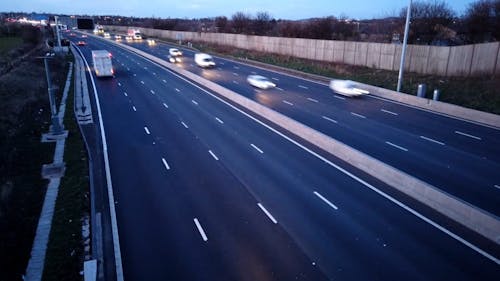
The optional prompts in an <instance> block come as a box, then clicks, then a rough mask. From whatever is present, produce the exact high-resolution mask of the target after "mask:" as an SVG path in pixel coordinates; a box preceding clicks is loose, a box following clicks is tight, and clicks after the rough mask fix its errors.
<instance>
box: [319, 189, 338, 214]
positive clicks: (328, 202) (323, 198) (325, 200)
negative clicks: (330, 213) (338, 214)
mask: <svg viewBox="0 0 500 281" xmlns="http://www.w3.org/2000/svg"><path fill="white" fill-rule="evenodd" d="M314 194H316V196H318V197H319V199H321V200H323V201H324V202H325V203H326V204H328V205H329V206H330V207H332V208H334V209H335V210H338V209H339V208H338V207H337V206H335V205H334V204H333V203H332V202H330V201H328V199H326V198H325V197H323V195H321V194H319V193H318V192H317V191H314Z"/></svg>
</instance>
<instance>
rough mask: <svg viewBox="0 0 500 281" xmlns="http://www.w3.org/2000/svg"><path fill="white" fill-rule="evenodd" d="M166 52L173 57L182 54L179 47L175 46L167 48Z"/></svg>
mask: <svg viewBox="0 0 500 281" xmlns="http://www.w3.org/2000/svg"><path fill="white" fill-rule="evenodd" d="M168 53H169V54H170V55H171V56H174V57H176V56H182V52H181V51H180V50H179V49H177V48H170V49H168Z"/></svg>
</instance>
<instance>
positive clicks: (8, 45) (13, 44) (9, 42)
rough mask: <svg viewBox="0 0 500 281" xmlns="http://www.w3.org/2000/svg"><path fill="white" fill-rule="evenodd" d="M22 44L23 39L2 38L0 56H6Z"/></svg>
mask: <svg viewBox="0 0 500 281" xmlns="http://www.w3.org/2000/svg"><path fill="white" fill-rule="evenodd" d="M22 44H23V39H22V38H21V37H0V55H4V54H6V53H7V52H9V51H10V50H12V49H14V48H17V47H20V46H21V45H22Z"/></svg>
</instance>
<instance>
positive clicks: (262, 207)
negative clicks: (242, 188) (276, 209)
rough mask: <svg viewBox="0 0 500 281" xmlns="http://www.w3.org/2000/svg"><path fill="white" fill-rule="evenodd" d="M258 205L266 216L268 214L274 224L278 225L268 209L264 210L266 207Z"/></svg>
mask: <svg viewBox="0 0 500 281" xmlns="http://www.w3.org/2000/svg"><path fill="white" fill-rule="evenodd" d="M257 205H258V206H259V208H260V209H261V210H262V211H263V212H264V214H266V216H267V217H268V218H269V219H270V220H271V221H272V222H273V223H274V224H277V223H278V221H277V220H276V219H275V218H274V217H273V215H271V213H269V212H268V211H267V210H266V208H264V206H262V204H260V203H257Z"/></svg>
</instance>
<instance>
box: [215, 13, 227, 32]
mask: <svg viewBox="0 0 500 281" xmlns="http://www.w3.org/2000/svg"><path fill="white" fill-rule="evenodd" d="M215 27H216V28H217V31H218V32H226V31H227V18H226V17H224V16H222V17H216V18H215Z"/></svg>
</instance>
